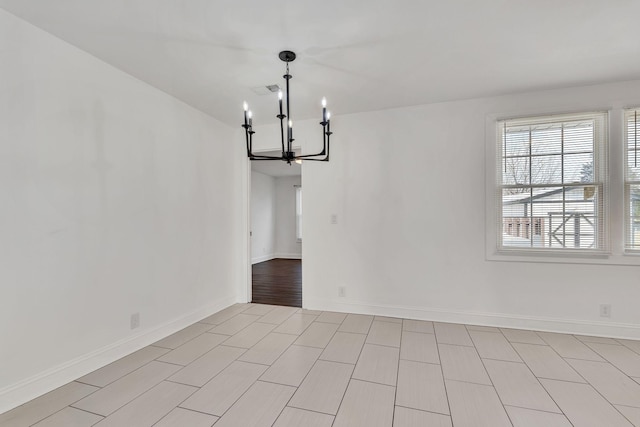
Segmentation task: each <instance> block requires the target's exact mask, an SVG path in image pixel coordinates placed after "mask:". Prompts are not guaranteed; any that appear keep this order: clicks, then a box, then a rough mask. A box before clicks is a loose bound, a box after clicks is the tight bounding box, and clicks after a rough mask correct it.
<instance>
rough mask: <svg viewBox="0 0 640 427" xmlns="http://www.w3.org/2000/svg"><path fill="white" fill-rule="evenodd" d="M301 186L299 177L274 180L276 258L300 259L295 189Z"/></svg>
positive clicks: (300, 246) (284, 177) (300, 250)
mask: <svg viewBox="0 0 640 427" xmlns="http://www.w3.org/2000/svg"><path fill="white" fill-rule="evenodd" d="M294 185H302V179H301V177H300V176H282V177H278V178H276V198H277V201H276V206H277V218H278V221H277V229H276V254H277V257H278V258H300V257H302V243H301V242H298V240H297V239H296V189H295V187H294Z"/></svg>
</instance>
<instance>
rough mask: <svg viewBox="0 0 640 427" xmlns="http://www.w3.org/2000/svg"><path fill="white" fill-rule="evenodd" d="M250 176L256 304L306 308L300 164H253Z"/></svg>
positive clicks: (251, 243) (260, 162)
mask: <svg viewBox="0 0 640 427" xmlns="http://www.w3.org/2000/svg"><path fill="white" fill-rule="evenodd" d="M265 154H266V153H265ZM277 154H278V153H276V155H277ZM250 174H251V179H250V238H249V245H250V255H251V272H250V278H251V295H252V298H251V302H253V303H258V304H276V305H286V306H293V307H301V306H302V168H301V165H299V164H295V163H292V164H291V165H289V164H287V163H286V162H282V161H252V162H250Z"/></svg>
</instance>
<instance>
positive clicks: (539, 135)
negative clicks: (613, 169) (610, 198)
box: [496, 113, 607, 252]
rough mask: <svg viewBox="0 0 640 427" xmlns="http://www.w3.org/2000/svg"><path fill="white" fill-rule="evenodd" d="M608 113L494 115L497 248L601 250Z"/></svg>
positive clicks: (604, 242) (603, 248)
mask: <svg viewBox="0 0 640 427" xmlns="http://www.w3.org/2000/svg"><path fill="white" fill-rule="evenodd" d="M606 125H607V113H584V114H571V115H556V116H547V117H531V118H521V119H513V120H503V121H499V122H498V132H497V134H498V141H497V143H498V147H499V149H498V150H497V152H498V153H499V155H498V162H497V164H498V168H499V169H498V171H497V172H498V174H497V175H498V191H497V197H496V198H497V206H496V208H497V212H498V215H497V221H498V224H497V230H498V236H497V237H498V239H497V241H498V249H499V250H516V251H517V250H528V251H531V250H535V251H545V252H548V251H559V252H562V251H580V252H584V251H597V252H601V251H606V250H607V235H606V234H607V233H606V224H607V223H606V221H605V214H606V211H607V210H606V206H605V201H606V196H607V194H606V192H607V181H606V180H607V170H606V168H607V159H606V154H607V129H606Z"/></svg>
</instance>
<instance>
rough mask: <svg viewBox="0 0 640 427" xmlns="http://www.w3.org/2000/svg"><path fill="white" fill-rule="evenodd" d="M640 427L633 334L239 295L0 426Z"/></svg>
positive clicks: (1, 419)
mask: <svg viewBox="0 0 640 427" xmlns="http://www.w3.org/2000/svg"><path fill="white" fill-rule="evenodd" d="M94 425H95V426H99V427H105V426H117V427H148V426H156V427H172V426H174V427H211V426H215V427H225V426H227V427H269V426H275V427H428V426H439V427H452V426H455V427H467V426H470V427H483V426H486V427H501V426H514V427H553V426H574V427H582V426H587V427H588V426H594V427H617V426H634V425H635V426H636V427H640V342H639V341H630V340H615V339H611V338H598V337H584V336H572V335H566V334H552V333H543V332H533V331H521V330H514V329H499V328H492V327H483V326H472V325H456V324H446V323H433V322H423V321H417V320H406V319H396V318H389V317H379V316H364V315H357V314H349V315H346V314H343V313H330V312H318V311H309V310H300V309H296V308H291V307H277V306H267V305H257V304H237V305H234V306H231V307H229V308H227V309H225V310H222V311H220V312H219V313H216V314H214V315H212V316H210V317H208V318H206V319H203V320H202V321H200V322H198V323H195V324H194V325H191V326H189V327H187V328H185V329H183V330H182V331H179V332H176V333H175V334H173V335H171V336H169V337H167V338H164V339H162V340H160V341H158V342H156V343H155V344H153V345H151V346H149V347H146V348H143V349H141V350H139V351H137V352H135V353H133V354H131V355H129V356H127V357H124V358H123V359H120V360H118V361H116V362H114V363H112V364H110V365H108V366H105V367H104V368H101V369H98V370H97V371H95V372H92V373H90V374H88V375H85V376H84V377H82V378H79V379H78V380H77V381H74V382H72V383H69V384H66V385H65V386H63V387H60V388H59V389H57V390H54V391H52V392H51V393H48V394H46V395H44V396H42V397H40V398H38V399H35V400H33V401H31V402H28V403H26V404H24V405H22V406H20V407H19V408H16V409H14V410H12V411H9V412H7V413H5V414H2V415H0V426H2V427H18V426H20V427H22V426H38V427H43V426H47V427H88V426H94Z"/></svg>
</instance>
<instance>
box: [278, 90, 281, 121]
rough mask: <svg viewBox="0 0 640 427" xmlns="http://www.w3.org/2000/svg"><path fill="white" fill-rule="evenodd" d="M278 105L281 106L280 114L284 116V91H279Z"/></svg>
mask: <svg viewBox="0 0 640 427" xmlns="http://www.w3.org/2000/svg"><path fill="white" fill-rule="evenodd" d="M278 105H279V107H280V115H281V116H282V91H281V90H279V91H278Z"/></svg>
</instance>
